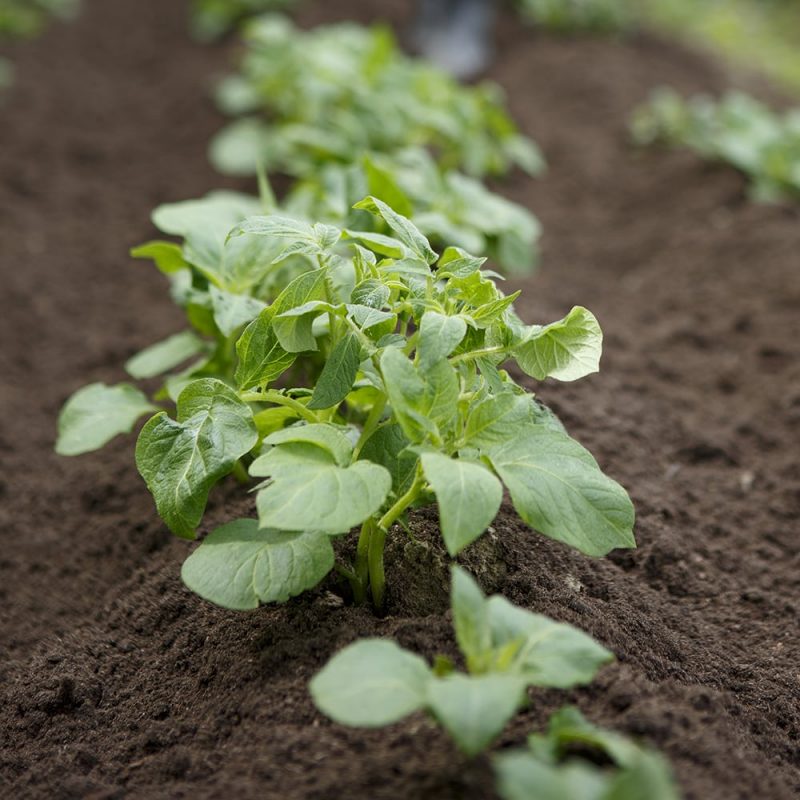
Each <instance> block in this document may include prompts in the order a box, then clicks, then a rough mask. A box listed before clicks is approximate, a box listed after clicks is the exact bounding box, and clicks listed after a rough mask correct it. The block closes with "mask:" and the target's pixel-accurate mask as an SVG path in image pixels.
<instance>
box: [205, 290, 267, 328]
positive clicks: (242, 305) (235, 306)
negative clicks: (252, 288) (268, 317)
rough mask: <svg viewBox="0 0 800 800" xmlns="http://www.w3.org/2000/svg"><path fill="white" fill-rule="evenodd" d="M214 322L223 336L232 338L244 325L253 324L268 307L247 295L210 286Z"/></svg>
mask: <svg viewBox="0 0 800 800" xmlns="http://www.w3.org/2000/svg"><path fill="white" fill-rule="evenodd" d="M208 293H209V295H210V297H211V307H212V309H213V311H214V322H216V324H217V327H218V328H219V330H220V332H221V333H222V335H223V336H230V335H231V334H232V333H233V332H234V331H237V330H239V328H241V327H242V326H243V325H247V324H249V323H250V322H252V321H253V320H254V319H255V318H256V317H257V316H258V315H259V314H260V313H261V312H262V311H263V310H264V308H265V307H266V306H265V304H264V303H262V302H261V300H258V299H257V298H255V297H251V296H250V295H246V294H233V293H231V292H226V291H225V290H223V289H218V288H217V287H216V286H213V285H212V286H209V287H208Z"/></svg>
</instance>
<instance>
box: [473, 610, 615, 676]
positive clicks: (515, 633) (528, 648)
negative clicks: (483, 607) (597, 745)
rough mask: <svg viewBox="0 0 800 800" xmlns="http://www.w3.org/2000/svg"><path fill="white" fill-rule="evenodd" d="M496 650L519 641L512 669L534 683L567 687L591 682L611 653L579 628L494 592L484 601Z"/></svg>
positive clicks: (612, 656)
mask: <svg viewBox="0 0 800 800" xmlns="http://www.w3.org/2000/svg"><path fill="white" fill-rule="evenodd" d="M487 609H488V618H489V627H490V628H491V632H492V641H493V643H494V646H495V649H496V650H501V649H502V648H504V647H505V646H506V645H508V644H509V643H512V642H518V643H519V649H518V650H517V652H516V656H515V658H514V661H513V666H512V669H513V670H514V671H515V672H517V673H518V674H520V675H522V676H523V677H524V678H525V680H526V681H527V682H528V683H529V684H533V685H534V686H546V687H554V688H557V689H569V688H572V687H573V686H580V685H583V684H587V683H590V682H591V681H592V680H593V679H594V677H595V675H596V674H597V671H598V670H599V669H600V667H602V666H603V665H605V664H608V663H610V662H611V661H613V660H614V655H613V654H612V653H611V652H609V651H608V650H606V648H605V647H603V646H602V645H600V644H598V643H597V642H596V641H595V640H594V639H592V637H591V636H588V635H587V634H585V633H584V632H583V631H581V630H578V628H573V627H572V626H571V625H566V624H563V623H559V622H554V621H553V620H551V619H549V618H548V617H545V616H542V615H541V614H534V613H532V612H530V611H527V610H525V609H524V608H519V607H518V606H515V605H513V604H512V603H509V602H508V600H506V599H505V598H504V597H501V596H500V595H494V596H493V597H490V598H489V600H488V604H487Z"/></svg>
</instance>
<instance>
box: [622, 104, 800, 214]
mask: <svg viewBox="0 0 800 800" xmlns="http://www.w3.org/2000/svg"><path fill="white" fill-rule="evenodd" d="M631 131H632V134H633V138H634V140H635V141H636V142H637V143H638V144H640V145H648V144H653V143H662V144H666V145H669V146H674V147H688V148H689V149H691V150H694V151H695V152H697V153H699V154H700V155H701V156H702V157H704V158H707V159H711V160H714V161H720V162H723V163H726V164H730V165H732V166H734V167H736V169H738V170H740V171H741V172H743V173H744V174H745V175H747V177H748V178H749V179H750V181H751V185H750V193H751V196H752V197H753V199H755V200H756V201H760V202H777V201H780V200H782V199H786V198H795V199H797V198H798V197H800V166H798V164H800V111H797V110H793V111H789V112H787V113H786V114H784V115H779V114H776V113H775V112H773V111H771V110H770V109H768V108H767V107H766V106H764V105H762V104H761V103H759V102H758V101H757V100H754V99H753V98H752V97H749V96H747V95H745V94H742V93H740V92H729V93H728V94H727V95H725V96H724V97H722V98H721V99H720V100H716V101H715V100H713V99H711V98H709V97H704V96H698V97H694V98H692V99H689V100H684V99H683V98H682V97H681V96H680V95H679V94H678V93H677V92H675V91H673V90H671V89H660V90H658V91H656V92H654V93H653V96H652V98H651V99H650V102H649V103H648V104H646V105H644V106H642V107H641V108H639V109H638V110H637V111H636V112H635V113H634V115H633V118H632V121H631Z"/></svg>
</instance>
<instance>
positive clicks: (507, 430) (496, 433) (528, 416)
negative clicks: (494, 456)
mask: <svg viewBox="0 0 800 800" xmlns="http://www.w3.org/2000/svg"><path fill="white" fill-rule="evenodd" d="M531 403H532V401H531V398H530V395H519V394H515V393H514V392H510V391H505V392H503V393H502V394H495V395H490V396H489V397H487V398H486V399H485V400H482V401H481V402H480V403H479V404H478V405H476V406H475V407H474V408H472V409H470V412H469V416H468V417H467V424H466V427H465V430H464V441H465V442H466V443H467V444H469V445H470V446H472V447H478V448H481V449H486V448H491V447H492V446H494V445H498V444H501V443H502V442H506V441H509V440H511V439H514V438H516V437H517V436H518V435H519V432H520V430H521V429H522V428H523V426H525V425H526V424H528V423H530V422H531V421H532V418H533V417H532V413H531Z"/></svg>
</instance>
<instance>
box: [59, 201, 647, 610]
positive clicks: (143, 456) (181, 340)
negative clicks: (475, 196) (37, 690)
mask: <svg viewBox="0 0 800 800" xmlns="http://www.w3.org/2000/svg"><path fill="white" fill-rule="evenodd" d="M229 199H230V198H228V197H227V196H225V195H223V196H222V200H224V201H225V202H227V201H228V200H229ZM358 209H360V210H362V211H367V212H369V213H370V214H373V215H375V216H377V217H379V218H380V219H381V220H382V221H383V223H385V225H386V226H387V229H388V230H389V231H390V232H391V235H389V234H379V233H374V232H371V231H357V230H351V229H346V230H342V229H340V228H337V227H333V226H330V225H324V224H321V223H314V224H312V223H307V222H302V221H299V220H296V219H291V218H287V217H283V216H276V215H266V216H264V215H262V216H252V217H248V218H246V219H245V220H244V221H242V222H239V223H238V224H237V221H236V220H233V221H230V225H229V227H232V230H231V232H230V234H229V236H228V237H227V239H226V240H225V241H224V242H223V243H222V244H220V242H219V240H218V238H217V231H215V230H214V226H215V225H216V226H220V225H221V224H222V222H221V220H220V218H219V216H216V215H210V216H209V209H208V207H207V206H205V205H201V206H199V207H196V208H195V209H194V211H195V212H196V213H197V214H199V218H200V219H206V218H208V220H209V222H208V225H207V230H206V233H207V234H208V235H207V237H205V238H203V237H200V238H198V239H196V240H195V241H194V242H193V244H192V248H193V250H195V251H196V253H195V255H194V262H195V263H196V264H200V263H202V264H204V265H205V269H204V271H203V273H201V275H200V276H198V275H197V273H196V272H194V271H193V270H192V269H189V268H188V267H187V266H186V264H185V262H184V260H183V256H182V253H181V251H180V249H179V248H177V246H168V245H166V244H165V243H157V244H154V245H152V246H151V247H150V251H149V255H151V256H153V257H155V258H157V259H158V260H159V262H160V265H161V266H162V269H164V271H165V272H167V273H168V274H169V275H170V276H171V277H172V280H173V291H174V293H175V294H176V296H178V297H179V299H180V300H181V302H183V303H184V304H185V307H186V309H187V314H188V316H189V320H190V322H191V323H192V325H193V326H194V328H195V330H194V331H193V332H187V333H184V334H178V335H177V336H174V337H170V339H168V340H166V341H165V342H162V343H160V344H158V345H155V346H154V347H151V348H148V350H146V351H144V353H142V354H140V355H139V356H136V357H134V359H132V360H131V361H129V362H128V364H127V368H128V370H129V372H131V373H132V374H133V375H134V377H141V378H151V377H153V376H157V375H161V374H163V373H164V372H167V371H168V370H171V369H173V368H175V367H176V366H177V365H179V364H181V363H182V362H184V361H185V360H186V359H187V358H191V357H193V354H194V355H199V356H200V360H199V361H198V362H196V363H195V364H193V365H191V366H190V367H188V368H186V369H184V370H183V371H182V372H178V373H177V374H174V375H172V376H171V377H169V378H167V379H166V381H165V382H164V384H163V386H162V388H161V389H160V390H159V391H158V392H157V393H156V395H155V397H154V401H155V402H157V403H162V402H168V401H169V399H170V398H175V400H176V406H177V410H176V414H175V415H174V416H170V415H169V414H168V413H167V412H166V411H159V412H158V413H157V414H156V415H155V416H153V417H152V418H151V419H150V420H149V421H148V422H147V423H146V424H145V426H144V428H143V429H142V431H141V433H140V435H139V440H138V443H137V447H136V462H137V465H138V467H139V471H140V472H141V474H142V476H143V477H144V479H145V481H146V482H147V485H148V487H149V489H150V491H151V492H152V494H153V497H154V498H155V501H156V506H157V508H158V511H159V513H160V515H161V517H162V518H163V519H164V521H165V522H166V524H167V525H168V526H169V527H170V529H171V530H172V531H173V532H174V533H175V534H177V535H178V536H182V537H185V538H194V537H195V535H196V530H197V527H198V525H199V524H200V523H201V520H202V517H203V513H204V510H205V506H206V502H207V499H208V494H209V492H210V490H211V488H212V487H213V486H214V485H215V484H216V483H217V482H218V481H219V480H220V479H221V478H223V477H224V476H225V475H228V474H231V473H233V474H236V475H237V476H238V477H240V479H242V480H248V473H249V477H252V478H255V479H256V480H258V481H259V483H258V485H257V486H256V506H257V510H258V519H244V520H237V521H235V522H231V523H229V524H227V525H223V526H222V527H221V528H218V529H217V530H215V531H214V532H212V533H211V534H210V535H209V536H208V537H206V539H205V540H204V541H203V543H202V544H201V545H200V547H199V548H198V549H197V550H196V551H195V552H194V553H193V554H192V555H191V556H190V558H189V559H188V560H187V562H186V564H185V565H184V569H183V578H184V581H185V582H186V584H187V585H188V586H189V587H190V588H191V589H193V590H194V591H196V592H197V593H198V594H200V595H201V596H203V597H205V598H207V599H208V600H211V601H212V602H215V603H218V604H219V605H222V606H226V607H229V608H240V609H245V608H255V607H256V606H258V604H259V602H271V601H283V600H286V599H287V598H289V597H290V596H293V595H296V594H298V593H300V592H302V591H304V590H306V589H309V588H311V587H313V586H315V585H316V584H317V583H319V581H320V580H322V578H323V577H324V576H325V575H326V574H327V573H328V572H329V571H330V570H331V569H332V568H333V567H334V563H335V559H334V550H333V546H332V541H331V540H332V538H333V537H336V536H340V535H343V534H347V533H348V532H349V531H350V530H351V529H353V528H355V527H358V526H360V534H359V538H358V546H357V554H356V557H355V561H354V563H350V564H343V563H338V564H336V569H337V570H338V571H339V572H340V573H341V574H342V575H344V576H345V577H347V579H348V580H349V581H350V584H351V586H352V592H353V595H354V597H355V599H356V600H357V601H362V600H365V599H367V598H368V597H371V599H372V602H373V603H374V605H375V606H376V607H379V608H380V607H381V606H382V605H383V602H384V596H385V577H384V567H383V552H384V546H385V542H386V537H387V536H388V535H389V533H390V532H392V531H400V530H402V529H403V528H404V527H407V521H406V518H407V515H408V513H409V511H410V510H412V509H413V508H415V507H418V506H420V505H424V504H429V503H434V502H435V503H437V504H438V507H439V519H440V526H441V532H442V537H443V540H444V544H445V546H446V548H447V551H448V552H449V553H450V554H451V555H452V556H455V555H457V554H458V553H460V552H461V551H462V550H463V549H464V548H465V547H467V546H468V545H470V544H471V543H472V542H473V541H475V539H477V538H478V537H479V536H480V535H481V534H482V533H483V532H484V530H485V529H486V528H487V527H488V526H489V525H490V524H491V522H492V520H493V519H494V517H495V515H496V514H497V512H498V509H499V507H500V503H501V500H502V496H503V486H504V485H505V487H506V489H507V490H508V492H509V494H510V496H511V501H512V503H513V504H514V507H515V508H516V510H517V511H518V513H519V514H520V516H521V517H522V518H523V519H524V520H525V521H526V522H528V523H529V524H530V525H531V526H532V527H533V528H535V529H536V530H538V531H539V532H541V533H543V534H545V535H547V536H550V537H552V538H554V539H558V540H560V541H562V542H565V543H567V544H569V545H571V546H573V547H575V548H577V549H578V550H580V551H581V552H583V553H586V554H589V555H593V556H600V555H604V554H605V553H607V552H609V551H610V550H611V549H613V548H617V547H633V546H635V542H634V538H633V534H632V527H633V521H634V513H633V507H632V505H631V502H630V500H629V498H628V496H627V494H626V492H625V490H624V489H623V488H622V487H621V486H620V485H619V484H617V483H616V482H615V481H613V480H612V479H610V478H608V477H607V476H605V475H604V474H603V472H602V471H601V470H600V468H599V467H598V465H597V463H596V462H595V460H594V459H593V458H592V456H591V455H590V454H589V453H588V452H587V451H586V450H585V449H584V448H583V447H581V445H579V444H578V443H577V442H576V441H575V440H574V439H572V438H571V437H570V436H568V435H567V433H566V432H565V430H564V428H563V426H562V425H561V424H560V422H559V421H558V420H557V418H556V417H555V416H554V415H553V414H552V412H550V411H548V409H547V408H546V407H545V406H543V405H542V404H540V403H539V402H538V401H537V400H536V399H535V398H534V396H533V395H532V394H530V393H529V392H528V391H526V390H525V389H524V388H523V387H522V386H520V385H518V384H517V383H516V382H515V381H514V380H513V379H512V378H511V376H510V375H509V374H508V373H507V372H506V371H505V370H504V369H503V365H504V364H505V363H506V362H508V361H513V362H516V364H517V366H518V367H519V369H520V370H521V371H522V372H524V373H526V374H527V375H529V376H530V377H532V378H535V379H537V380H544V379H545V378H548V377H549V378H555V379H558V380H563V381H572V380H577V379H579V378H581V377H583V376H585V375H588V374H590V373H592V372H595V371H596V370H597V369H598V366H599V360H600V354H601V349H602V334H601V331H600V327H599V325H598V323H597V320H596V319H595V318H594V316H593V315H592V314H591V313H590V312H589V311H587V310H586V309H585V308H581V307H576V308H573V309H572V311H570V312H569V314H567V316H566V317H564V318H563V319H561V320H558V321H557V322H553V323H551V324H549V325H544V326H542V325H526V324H524V323H523V322H522V321H521V320H520V319H519V317H518V316H517V315H516V314H515V313H514V311H513V308H512V304H513V302H514V300H515V299H516V298H517V296H518V294H519V293H518V292H517V293H514V294H512V295H508V296H506V295H504V294H503V293H502V292H501V291H500V290H499V289H498V287H497V285H496V283H495V281H494V279H493V273H491V272H489V271H487V270H485V269H484V268H483V267H484V261H485V259H483V258H479V257H475V256H472V255H470V254H469V253H468V252H466V251H464V250H462V249H459V248H454V247H449V248H447V249H446V250H445V251H444V253H442V255H441V256H439V255H438V254H437V253H435V252H434V251H433V250H432V248H431V246H430V243H429V241H428V240H427V238H426V237H425V236H424V235H423V234H422V233H421V232H420V231H419V230H418V229H417V228H416V227H415V226H414V225H413V223H411V222H410V221H409V220H408V219H407V218H405V217H403V216H401V215H399V214H398V213H396V212H395V211H394V210H393V209H392V208H391V207H390V206H388V205H386V204H385V203H384V202H382V201H381V200H379V199H377V198H374V197H368V198H366V199H365V200H363V201H362V202H361V203H359V204H358ZM184 212H185V209H184ZM182 220H183V222H185V216H184V217H182ZM162 222H164V220H162ZM226 224H227V223H226ZM167 227H168V226H167ZM179 227H180V226H179V225H176V226H175V230H176V232H177V229H178V228H179ZM289 262H291V264H292V267H291V269H289V270H288V275H295V276H296V277H292V278H291V280H289V281H288V283H287V284H286V286H285V288H284V289H283V290H282V291H281V292H280V293H279V294H278V295H277V297H276V299H275V300H274V302H272V303H270V304H268V305H267V304H264V303H259V302H256V301H254V299H253V298H252V297H250V296H237V295H234V294H233V292H232V286H233V285H236V286H252V285H256V284H258V283H260V282H266V283H270V282H272V281H274V280H276V275H278V274H283V273H282V271H283V270H284V269H286V268H287V264H288V263H289ZM298 273H299V274H298ZM288 275H285V276H284V277H286V278H288ZM213 279H216V280H219V281H224V284H223V285H224V286H225V287H226V288H225V289H220V288H218V287H217V286H216V285H215V284H214V283H212V280H213ZM228 295H230V297H229V296H228ZM245 323H246V324H245ZM243 325H244V326H245V327H244V329H243V330H242V326H243ZM152 408H153V403H152V402H151V401H150V400H149V399H148V398H147V397H146V396H145V395H144V394H143V393H142V392H140V391H139V390H138V389H136V388H135V387H133V386H131V385H129V384H122V385H120V386H116V387H106V386H103V385H99V384H95V385H93V386H91V387H87V388H85V389H82V390H80V391H79V392H78V393H77V394H76V395H74V396H73V397H72V398H71V399H70V400H69V401H68V402H67V404H66V406H65V408H64V410H63V412H62V416H61V419H60V432H59V440H58V443H57V449H58V451H59V452H61V453H64V454H76V453H79V452H85V451H87V450H90V449H94V448H96V447H99V446H101V445H102V444H103V443H104V442H105V441H107V440H108V439H110V438H111V437H113V436H114V435H116V434H117V433H119V432H121V431H125V430H130V429H131V427H132V426H133V425H134V423H135V421H136V420H137V418H138V417H140V416H141V415H143V414H146V413H149V412H150V411H151V410H152ZM396 523H399V525H397V527H395V525H396ZM403 535H405V534H403Z"/></svg>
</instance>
